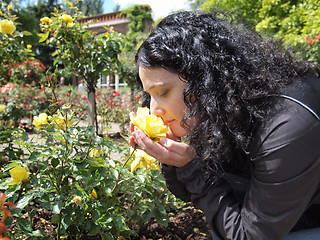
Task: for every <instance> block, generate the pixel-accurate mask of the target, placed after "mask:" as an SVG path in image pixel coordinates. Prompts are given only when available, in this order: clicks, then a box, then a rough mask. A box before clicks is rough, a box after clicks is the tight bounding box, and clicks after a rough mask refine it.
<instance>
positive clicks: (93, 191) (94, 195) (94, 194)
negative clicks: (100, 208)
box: [91, 189, 98, 198]
mask: <svg viewBox="0 0 320 240" xmlns="http://www.w3.org/2000/svg"><path fill="white" fill-rule="evenodd" d="M91 195H92V196H93V197H94V198H97V197H98V195H97V192H96V191H95V190H94V189H93V190H92V192H91Z"/></svg>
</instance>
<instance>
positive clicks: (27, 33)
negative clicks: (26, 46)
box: [22, 31, 32, 36]
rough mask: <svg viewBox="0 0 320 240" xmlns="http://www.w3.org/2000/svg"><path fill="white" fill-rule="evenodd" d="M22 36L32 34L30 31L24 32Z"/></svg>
mask: <svg viewBox="0 0 320 240" xmlns="http://www.w3.org/2000/svg"><path fill="white" fill-rule="evenodd" d="M22 34H23V36H32V33H31V32H29V31H23V32H22Z"/></svg>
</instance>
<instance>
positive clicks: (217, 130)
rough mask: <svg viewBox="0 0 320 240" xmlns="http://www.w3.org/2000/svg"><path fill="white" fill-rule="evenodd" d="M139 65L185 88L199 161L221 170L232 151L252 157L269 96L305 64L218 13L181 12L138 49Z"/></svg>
mask: <svg viewBox="0 0 320 240" xmlns="http://www.w3.org/2000/svg"><path fill="white" fill-rule="evenodd" d="M136 61H137V64H138V66H143V67H147V68H152V67H163V68H165V69H167V70H169V71H172V72H175V73H177V74H179V75H180V76H181V78H182V79H183V80H184V81H186V83H187V87H186V89H185V92H184V101H185V103H186V105H187V107H188V109H189V112H188V113H187V114H186V116H185V118H184V120H183V126H184V127H186V128H188V127H189V126H187V125H186V122H185V120H186V119H189V118H192V117H195V116H196V119H199V124H197V126H196V127H195V128H193V129H191V133H190V134H189V136H188V138H189V139H188V140H189V141H190V144H191V145H192V146H194V147H195V149H196V152H197V155H198V156H199V157H200V158H201V159H202V160H203V161H206V162H208V164H209V165H210V166H211V167H212V168H214V169H216V168H217V167H218V166H220V164H221V162H222V161H224V160H228V159H230V158H231V156H230V155H231V154H232V149H233V148H238V149H242V150H243V151H244V152H245V151H246V149H247V147H248V144H249V142H250V138H251V132H252V131H251V130H252V126H253V123H254V122H256V121H257V119H261V118H263V116H265V114H266V113H267V112H268V111H269V110H270V109H271V107H272V98H268V97H267V96H270V95H271V94H278V93H280V91H281V88H282V87H283V86H285V85H287V84H288V83H289V82H291V81H292V80H293V79H294V78H295V77H296V76H299V75H302V74H303V73H305V72H306V71H307V70H308V68H309V66H308V64H307V63H303V62H298V61H295V60H294V59H293V58H291V57H290V54H289V53H288V52H287V51H286V50H285V49H284V48H282V47H281V45H280V44H278V43H277V42H276V41H265V40H264V39H263V38H262V37H261V36H259V35H258V34H256V33H254V32H250V31H249V30H247V29H245V28H244V27H242V26H240V25H233V24H231V23H230V22H229V21H226V20H222V19H221V18H219V17H217V16H216V15H214V14H204V13H197V12H179V13H176V14H172V15H169V16H168V17H166V18H164V19H163V20H162V21H160V23H159V24H158V26H157V27H156V28H155V29H154V30H153V31H152V32H151V34H150V35H149V37H148V38H147V39H146V40H145V41H144V43H143V44H142V45H141V47H140V48H139V50H138V52H137V55H136Z"/></svg>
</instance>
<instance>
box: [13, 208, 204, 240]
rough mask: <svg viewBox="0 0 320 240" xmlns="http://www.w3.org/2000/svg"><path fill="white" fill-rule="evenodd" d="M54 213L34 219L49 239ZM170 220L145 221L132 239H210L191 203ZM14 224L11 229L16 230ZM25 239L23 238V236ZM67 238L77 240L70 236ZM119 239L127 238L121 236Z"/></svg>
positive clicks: (89, 239)
mask: <svg viewBox="0 0 320 240" xmlns="http://www.w3.org/2000/svg"><path fill="white" fill-rule="evenodd" d="M51 217H52V213H51V212H49V211H47V210H44V209H38V211H37V213H36V214H35V216H34V217H33V219H32V225H33V229H34V230H37V229H43V230H45V232H46V233H47V237H48V239H55V237H56V235H55V234H54V229H55V228H56V226H55V225H52V224H51ZM169 217H170V222H169V224H168V226H167V227H163V226H161V225H160V224H159V223H158V222H157V221H156V220H155V219H151V220H150V221H148V222H146V223H144V225H143V226H142V228H141V229H140V231H139V236H138V237H136V238H132V239H130V240H153V239H155V240H206V239H209V233H210V229H209V226H208V225H207V223H206V221H205V217H204V215H203V213H202V212H201V211H199V210H197V209H195V208H193V207H192V206H191V205H189V204H186V205H185V206H182V207H181V208H180V209H178V211H176V212H170V213H169ZM15 228H16V226H15V225H14V224H13V225H12V226H11V227H9V229H8V230H9V231H10V230H11V231H14V230H15ZM22 239H23V238H22ZM67 240H75V238H74V237H72V236H69V237H68V238H67ZM81 240H101V237H100V236H99V237H92V236H91V237H88V236H87V237H85V236H84V237H83V238H81ZM118 240H126V239H124V238H121V237H120V238H119V239H118Z"/></svg>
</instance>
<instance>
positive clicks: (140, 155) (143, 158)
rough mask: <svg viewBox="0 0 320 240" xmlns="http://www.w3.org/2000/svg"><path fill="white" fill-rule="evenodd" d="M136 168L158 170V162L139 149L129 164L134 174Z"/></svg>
mask: <svg viewBox="0 0 320 240" xmlns="http://www.w3.org/2000/svg"><path fill="white" fill-rule="evenodd" d="M137 168H145V169H146V170H151V169H155V170H160V168H159V164H158V161H157V160H156V159H155V158H153V157H151V156H150V155H148V154H146V153H145V152H144V151H142V150H139V149H137V150H136V152H135V153H134V160H133V161H132V163H131V172H134V171H135V170H136V169H137Z"/></svg>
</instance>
